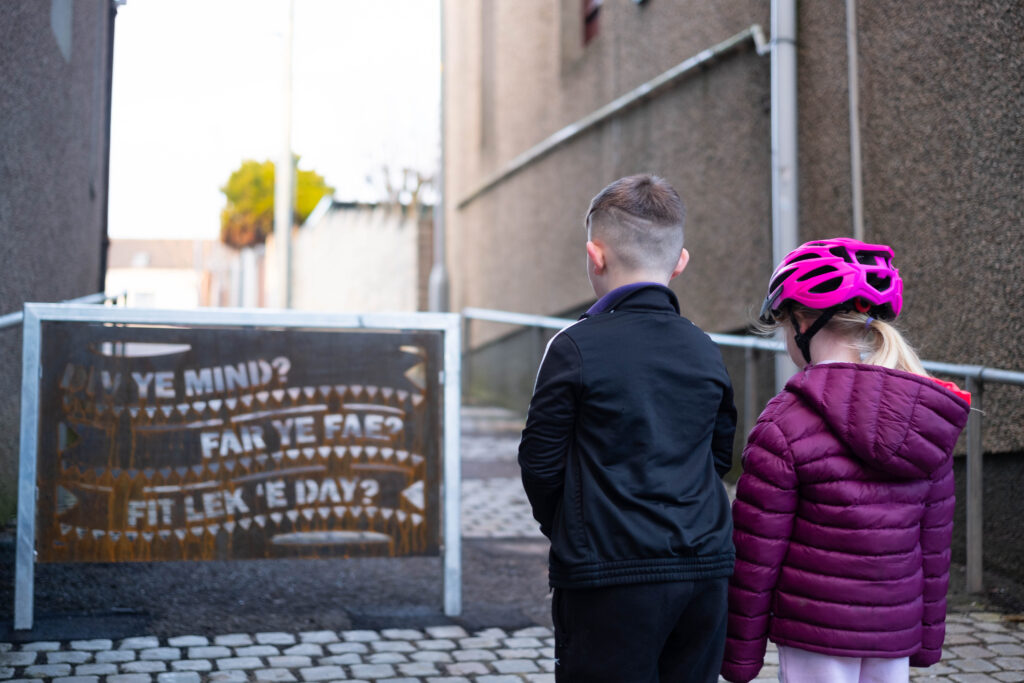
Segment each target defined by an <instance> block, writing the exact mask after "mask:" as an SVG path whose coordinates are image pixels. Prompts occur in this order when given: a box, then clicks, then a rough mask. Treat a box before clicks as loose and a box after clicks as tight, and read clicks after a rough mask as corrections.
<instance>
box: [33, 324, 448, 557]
mask: <svg viewBox="0 0 1024 683" xmlns="http://www.w3.org/2000/svg"><path fill="white" fill-rule="evenodd" d="M442 336H443V335H442V333H441V332H439V331H436V330H404V331H402V330H388V331H381V330H323V329H293V328H277V329H274V328H269V329H268V328H258V327H208V326H207V327H188V326H174V325H142V324H119V325H114V324H109V323H107V324H104V323H99V322H83V321H60V320H57V321H43V322H42V328H41V343H40V359H41V374H40V380H39V423H38V449H37V482H38V490H39V498H38V502H37V507H36V511H37V522H36V550H37V552H38V558H37V559H38V561H40V562H74V561H89V562H97V561H100V562H120V561H133V560H146V561H150V560H211V559H239V558H270V557H285V556H290V557H295V556H305V557H311V556H370V555H372V556H395V555H436V554H438V552H439V546H440V526H439V524H440V517H441V515H440V504H439V495H440V478H441V452H442V451H441V441H440V439H441V433H442V428H441V417H442V405H443V402H442V400H441V398H442V397H441V386H440V382H439V375H440V372H441V370H442V365H443V364H442V359H443V343H442V342H443V339H442Z"/></svg>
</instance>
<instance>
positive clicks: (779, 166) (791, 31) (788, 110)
mask: <svg viewBox="0 0 1024 683" xmlns="http://www.w3.org/2000/svg"><path fill="white" fill-rule="evenodd" d="M796 19H797V14H796V0H772V7H771V31H772V34H771V59H772V63H771V109H772V112H771V144H772V264H773V265H774V264H776V263H779V262H780V261H781V260H782V258H783V257H784V256H785V255H786V254H788V253H789V252H791V251H792V250H793V249H796V247H797V246H799V243H800V241H799V240H800V197H799V187H798V185H797V178H798V174H797V92H796V67H797V64H796V58H797V55H796ZM796 370H797V368H796V365H794V364H793V362H792V361H791V360H790V359H789V358H787V357H786V355H785V354H778V355H776V357H775V385H776V388H777V389H779V390H781V389H782V387H783V386H785V383H786V380H788V379H789V378H790V377H791V376H792V375H793V374H794V373H795V372H796Z"/></svg>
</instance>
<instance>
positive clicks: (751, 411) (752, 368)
mask: <svg viewBox="0 0 1024 683" xmlns="http://www.w3.org/2000/svg"><path fill="white" fill-rule="evenodd" d="M757 356H758V353H757V350H756V349H755V348H754V347H752V346H748V347H746V348H745V349H743V439H744V440H746V438H747V436H749V435H750V430H751V429H753V428H754V423H755V422H756V421H757V417H756V414H757V391H756V389H757Z"/></svg>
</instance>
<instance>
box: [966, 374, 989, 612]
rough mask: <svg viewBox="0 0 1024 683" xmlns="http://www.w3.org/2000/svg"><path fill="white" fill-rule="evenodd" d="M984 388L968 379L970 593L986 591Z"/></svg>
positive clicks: (968, 559) (979, 381)
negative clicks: (984, 551)
mask: <svg viewBox="0 0 1024 683" xmlns="http://www.w3.org/2000/svg"><path fill="white" fill-rule="evenodd" d="M984 386H985V385H984V384H982V381H981V379H980V378H978V377H968V378H967V391H969V392H971V413H970V417H968V418H967V592H968V593H981V592H982V591H983V590H984V576H983V573H984V568H983V566H984V563H983V559H982V529H983V526H984V525H983V523H982V522H983V518H982V514H983V507H984V506H983V505H982V501H983V498H984V480H983V477H982V465H983V461H984V452H983V450H982V443H981V419H982V412H981V411H982V391H983V389H984Z"/></svg>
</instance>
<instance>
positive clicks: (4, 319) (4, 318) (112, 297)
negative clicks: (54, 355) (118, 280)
mask: <svg viewBox="0 0 1024 683" xmlns="http://www.w3.org/2000/svg"><path fill="white" fill-rule="evenodd" d="M125 294H126V292H120V293H118V294H107V293H105V292H96V293H95V294H86V295H85V296H80V297H78V298H76V299H65V300H64V301H62V302H61V303H62V304H102V303H106V302H108V301H117V300H118V299H120V298H122V297H123V296H125ZM24 318H25V314H24V312H23V311H15V312H14V313H8V314H7V315H0V330H3V329H6V328H8V327H14V326H15V325H20V324H21V323H22V321H23V320H24Z"/></svg>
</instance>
